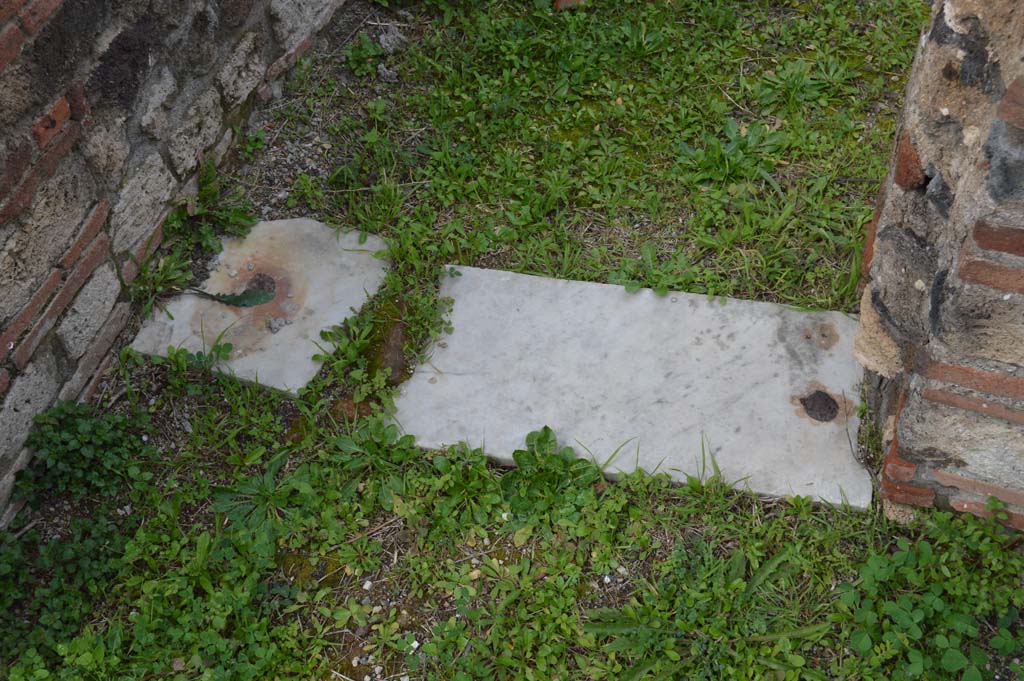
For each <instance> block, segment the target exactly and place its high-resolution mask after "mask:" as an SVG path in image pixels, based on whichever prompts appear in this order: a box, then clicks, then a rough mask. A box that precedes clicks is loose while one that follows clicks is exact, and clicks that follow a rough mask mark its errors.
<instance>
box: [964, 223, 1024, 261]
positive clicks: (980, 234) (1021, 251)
mask: <svg viewBox="0 0 1024 681" xmlns="http://www.w3.org/2000/svg"><path fill="white" fill-rule="evenodd" d="M974 243H976V244H978V246H980V247H981V248H984V249H985V250H986V251H1000V252H1002V253H1009V254H1010V255H1017V256H1022V257H1024V229H1018V228H1014V227H1007V226H1005V225H993V224H992V223H990V222H988V221H986V220H978V221H977V222H975V223H974Z"/></svg>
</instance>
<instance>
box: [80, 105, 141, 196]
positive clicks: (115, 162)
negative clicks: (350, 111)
mask: <svg viewBox="0 0 1024 681" xmlns="http://www.w3.org/2000/svg"><path fill="white" fill-rule="evenodd" d="M126 121H127V119H126V118H125V116H124V115H123V114H121V113H119V112H117V111H115V110H113V109H107V110H105V111H102V112H98V113H97V115H95V116H93V118H92V120H91V122H90V125H89V127H88V128H87V129H86V131H85V135H84V138H83V141H82V155H83V156H85V160H86V161H88V162H89V165H90V166H91V167H92V169H93V170H94V171H95V172H96V175H97V176H98V177H99V179H100V182H101V183H102V184H103V186H104V187H105V188H107V189H114V188H116V187H117V186H118V184H120V182H121V171H122V168H123V167H124V162H125V161H126V160H128V154H129V153H131V147H130V146H129V144H128V132H127V129H126Z"/></svg>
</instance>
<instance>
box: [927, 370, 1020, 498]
mask: <svg viewBox="0 0 1024 681" xmlns="http://www.w3.org/2000/svg"><path fill="white" fill-rule="evenodd" d="M922 374H923V375H924V376H925V377H926V378H930V379H932V380H935V381H942V382H943V383H953V384H955V385H959V386H963V387H964V388H970V389H971V390H977V391H978V392H982V393H989V394H990V395H1002V396H1003V397H1009V398H1011V399H1014V400H1022V401H1024V377H1019V376H1010V375H1008V374H1003V373H999V372H998V371H985V370H984V369H976V368H974V367H968V366H962V365H957V364H946V363H945V362H936V361H934V360H930V361H929V362H928V364H927V365H926V366H925V368H924V370H923V372H922ZM1022 505H1024V504H1022Z"/></svg>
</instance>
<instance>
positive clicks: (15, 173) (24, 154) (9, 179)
mask: <svg viewBox="0 0 1024 681" xmlns="http://www.w3.org/2000/svg"><path fill="white" fill-rule="evenodd" d="M31 163H32V143H31V142H22V143H21V144H19V145H18V146H16V147H15V148H14V151H12V152H11V153H10V154H9V155H8V156H7V159H6V160H5V161H4V169H3V172H2V173H0V201H3V200H4V199H5V198H7V195H8V194H9V193H10V191H11V189H13V188H14V187H15V186H17V184H18V182H19V181H21V178H22V177H23V176H24V175H25V171H26V170H28V167H29V165H30V164H31Z"/></svg>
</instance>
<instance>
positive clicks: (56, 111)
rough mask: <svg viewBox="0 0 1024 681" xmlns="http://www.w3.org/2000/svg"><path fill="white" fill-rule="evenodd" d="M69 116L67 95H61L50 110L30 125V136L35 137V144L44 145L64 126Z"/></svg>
mask: <svg viewBox="0 0 1024 681" xmlns="http://www.w3.org/2000/svg"><path fill="white" fill-rule="evenodd" d="M70 117H71V105H69V104H68V99H67V97H61V98H60V99H58V100H57V103H56V104H54V105H53V108H52V109H50V112H49V113H48V114H46V115H45V116H43V117H42V118H40V119H39V120H38V121H36V124H35V125H33V126H32V136H33V137H35V138H36V144H38V145H39V146H40V147H45V146H46V145H47V144H49V142H50V140H52V139H53V138H54V136H56V134H57V133H58V132H60V131H61V129H62V128H63V127H64V123H66V122H67V120H68V118H70Z"/></svg>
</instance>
